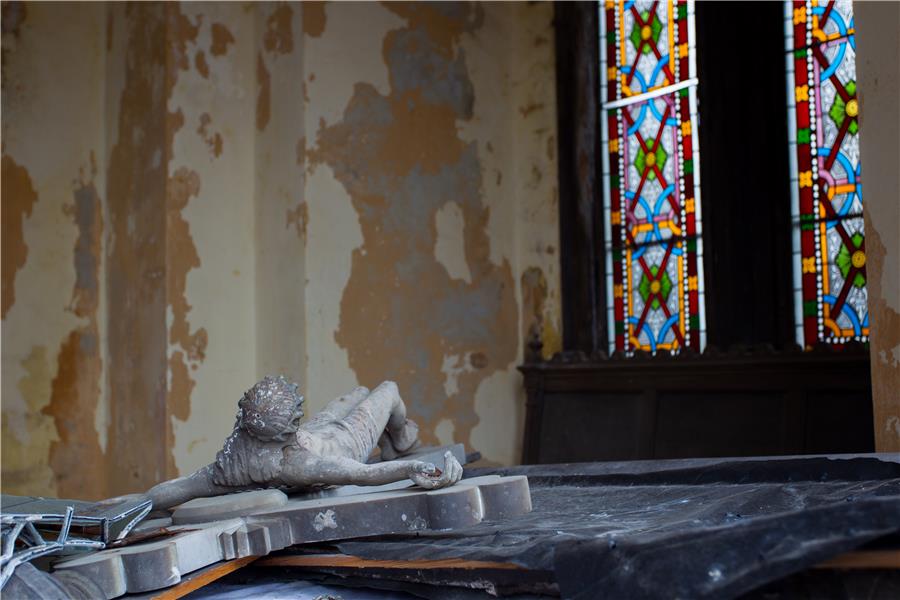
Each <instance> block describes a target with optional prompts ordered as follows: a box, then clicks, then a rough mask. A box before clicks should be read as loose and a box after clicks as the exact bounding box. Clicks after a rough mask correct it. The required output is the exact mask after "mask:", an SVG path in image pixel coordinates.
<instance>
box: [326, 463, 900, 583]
mask: <svg viewBox="0 0 900 600" xmlns="http://www.w3.org/2000/svg"><path fill="white" fill-rule="evenodd" d="M898 462H900V457H898V456H897V455H893V456H887V455H881V456H880V457H879V458H876V457H873V456H869V457H855V458H854V457H815V458H789V459H722V460H710V459H703V460H677V461H640V462H619V463H583V464H566V465H537V466H525V467H515V468H506V469H469V470H468V473H467V476H470V477H471V476H477V475H487V474H499V475H527V476H528V478H529V483H530V486H531V493H532V501H533V504H534V510H533V512H531V513H530V514H528V515H525V516H522V517H519V518H516V519H512V520H509V521H504V522H500V523H482V524H480V525H478V526H475V527H472V528H468V529H464V530H455V531H448V532H422V533H420V534H418V535H410V536H389V537H382V538H373V539H367V540H354V541H346V542H339V543H337V544H336V545H337V547H338V549H339V550H340V551H341V552H343V553H345V554H352V555H356V556H361V557H365V558H374V559H397V560H415V559H441V558H463V559H467V560H476V561H500V562H512V563H516V564H518V565H521V566H523V567H525V568H527V569H529V570H535V571H546V572H548V573H549V574H550V576H551V577H552V578H553V579H554V580H555V583H556V585H557V586H558V589H559V591H560V595H561V596H563V597H564V598H660V597H666V598H708V597H715V598H731V597H736V596H738V595H740V594H743V593H745V592H748V591H750V590H753V589H755V588H758V587H760V586H762V585H764V584H766V583H768V582H771V581H775V580H777V579H780V578H782V577H785V576H787V575H790V574H791V573H795V572H798V571H801V570H803V569H805V568H808V567H811V566H813V565H815V564H817V563H819V562H821V561H823V560H826V559H828V558H831V557H833V556H836V555H838V554H841V553H843V552H847V551H850V550H853V549H855V548H857V547H859V546H860V545H862V544H864V543H866V542H869V541H871V540H874V539H877V538H883V537H884V536H889V535H891V534H896V533H898V532H900V464H898Z"/></svg>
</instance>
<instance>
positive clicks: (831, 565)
mask: <svg viewBox="0 0 900 600" xmlns="http://www.w3.org/2000/svg"><path fill="white" fill-rule="evenodd" d="M255 564H256V566H260V567H353V568H378V569H426V570H427V569H503V570H526V569H525V568H524V567H521V566H519V565H516V564H513V563H504V562H490V561H480V560H464V559H461V558H448V559H441V560H375V559H367V558H360V557H358V556H350V555H345V554H299V555H293V556H269V557H265V558H261V559H260V560H258V561H257V562H256V563H255ZM813 568H815V569H900V550H859V551H856V552H848V553H846V554H841V555H839V556H836V557H834V558H831V559H829V560H826V561H824V562H822V563H819V564H817V565H815V566H814V567H813Z"/></svg>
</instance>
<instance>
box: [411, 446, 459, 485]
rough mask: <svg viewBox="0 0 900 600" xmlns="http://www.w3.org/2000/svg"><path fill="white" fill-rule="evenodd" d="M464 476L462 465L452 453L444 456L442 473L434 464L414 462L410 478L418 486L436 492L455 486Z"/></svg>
mask: <svg viewBox="0 0 900 600" xmlns="http://www.w3.org/2000/svg"><path fill="white" fill-rule="evenodd" d="M462 474H463V468H462V465H461V464H459V461H458V460H456V457H455V456H453V453H451V452H446V453H445V454H444V468H443V470H442V471H440V472H438V470H437V468H436V467H435V466H434V465H433V464H431V463H426V462H422V461H413V462H412V463H411V464H410V467H409V478H410V479H411V480H412V482H413V483H415V484H416V485H417V486H419V487H422V488H425V489H426V490H436V489H438V488H442V487H447V486H450V485H453V484H454V483H456V482H457V481H459V480H460V479H462Z"/></svg>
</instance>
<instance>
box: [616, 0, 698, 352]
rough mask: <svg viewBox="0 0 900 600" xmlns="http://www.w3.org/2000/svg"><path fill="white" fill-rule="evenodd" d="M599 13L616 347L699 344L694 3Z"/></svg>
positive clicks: (625, 6) (635, 4)
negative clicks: (603, 78)
mask: <svg viewBox="0 0 900 600" xmlns="http://www.w3.org/2000/svg"><path fill="white" fill-rule="evenodd" d="M600 12H601V42H602V43H601V48H602V49H601V69H602V72H603V73H605V75H606V78H605V80H604V81H603V83H602V85H601V97H602V98H604V99H605V102H604V108H605V112H604V119H603V120H602V121H603V122H602V127H603V142H604V145H605V149H606V152H605V153H604V158H603V168H604V182H605V185H604V213H605V225H606V240H607V247H606V252H607V256H606V266H607V268H606V273H607V289H608V291H607V293H608V298H607V300H608V301H607V307H608V310H609V315H608V318H609V331H610V350H611V351H616V350H620V351H624V352H626V353H628V354H630V353H633V352H634V351H636V350H643V351H647V352H654V353H655V352H658V351H667V352H672V353H675V352H678V351H680V350H681V349H682V348H684V347H685V346H687V347H691V348H694V349H696V350H701V349H702V347H703V345H704V341H705V327H704V323H703V312H702V304H703V270H702V264H701V260H700V256H701V254H702V239H701V238H700V190H699V176H698V173H697V170H698V169H697V167H698V162H699V157H698V155H697V95H696V83H697V82H696V78H695V70H696V67H695V61H694V39H693V38H694V27H693V18H694V11H693V2H687V1H685V0H680V1H672V2H648V1H629V2H606V3H605V4H604V5H603V8H602V10H601V11H600Z"/></svg>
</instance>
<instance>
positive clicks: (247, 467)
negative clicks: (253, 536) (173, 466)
mask: <svg viewBox="0 0 900 600" xmlns="http://www.w3.org/2000/svg"><path fill="white" fill-rule="evenodd" d="M302 404H303V396H301V395H300V394H299V393H298V388H297V385H296V384H295V383H291V382H289V381H288V380H287V379H285V378H284V377H282V376H278V377H266V378H264V379H263V380H262V381H260V382H259V383H257V384H256V385H254V386H253V387H252V388H250V389H249V390H248V391H247V392H246V393H245V394H244V396H243V397H242V398H241V399H240V401H239V402H238V412H237V419H236V421H235V424H234V429H233V430H232V432H231V435H229V436H228V438H227V439H226V440H225V444H224V446H223V447H222V449H221V450H219V452H218V453H217V454H216V460H215V462H213V463H211V464H209V465H207V466H205V467H203V468H202V469H200V470H198V471H195V472H194V473H192V474H191V475H188V476H187V477H179V478H177V479H172V480H169V481H166V482H163V483H160V484H158V485H156V486H154V487H153V488H151V489H150V491H149V492H148V494H149V495H150V497H151V498H152V500H153V507H154V508H155V509H166V508H170V507H172V506H176V505H178V504H182V503H184V502H187V501H188V500H192V499H194V498H201V497H207V496H217V495H220V494H228V493H232V492H240V491H244V490H253V489H259V488H282V489H288V488H290V489H298V488H302V489H313V488H317V487H322V486H327V485H345V484H355V485H381V484H385V483H392V482H395V481H401V480H404V479H410V480H412V482H413V483H415V484H416V485H417V486H419V487H422V488H425V489H429V490H431V489H437V488H442V487H446V486H450V485H453V484H454V483H456V482H458V481H459V480H460V478H462V466H461V465H460V464H459V461H457V460H456V458H454V457H453V455H452V454H451V453H449V452H448V453H447V454H445V455H444V464H443V465H442V467H443V468H441V469H439V468H437V467H436V466H435V465H433V464H431V463H427V462H424V461H419V460H393V459H397V458H398V457H402V456H403V455H405V454H408V453H410V452H412V451H413V450H415V449H416V448H418V446H419V440H418V432H419V428H418V426H417V425H416V424H415V423H414V422H413V421H412V420H410V419H408V418H407V417H406V406H405V405H404V404H403V400H402V399H401V398H400V393H399V391H398V390H397V384H395V383H394V382H392V381H385V382H384V383H382V384H381V385H379V386H378V387H377V388H375V389H374V390H372V391H371V392H370V391H369V390H368V389H366V388H364V387H358V388H356V389H355V390H353V391H352V392H350V393H349V394H346V395H344V396H341V397H340V398H337V399H335V400H333V401H331V402H330V403H329V404H328V406H326V407H325V409H324V410H322V412H320V413H318V414H317V415H315V416H314V417H312V418H311V419H309V420H308V421H307V422H305V423H303V424H302V425H301V423H300V419H301V418H302V417H303V409H302ZM376 445H378V446H379V447H380V448H381V456H382V459H383V461H382V462H380V463H375V464H366V459H367V458H368V457H369V454H371V452H372V450H374V448H375V446H376Z"/></svg>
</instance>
